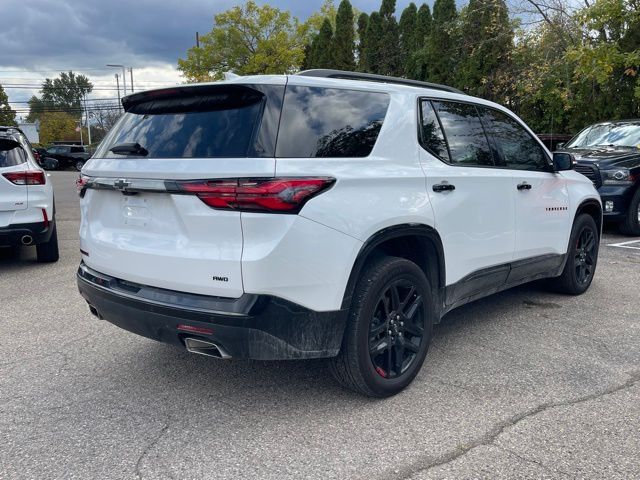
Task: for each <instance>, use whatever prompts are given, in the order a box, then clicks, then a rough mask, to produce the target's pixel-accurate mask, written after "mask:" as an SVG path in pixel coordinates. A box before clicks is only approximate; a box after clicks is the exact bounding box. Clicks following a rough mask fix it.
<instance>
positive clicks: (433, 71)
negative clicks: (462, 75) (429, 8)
mask: <svg viewBox="0 0 640 480" xmlns="http://www.w3.org/2000/svg"><path fill="white" fill-rule="evenodd" d="M457 17H458V13H457V10H456V3H455V0H436V1H435V3H434V4H433V22H432V24H431V33H430V35H429V38H428V40H427V46H426V52H425V54H426V55H425V61H426V65H427V71H428V74H427V75H428V77H427V79H428V80H430V81H432V82H436V83H444V84H448V85H454V84H455V77H454V72H455V71H456V66H457V54H458V48H457V37H458V31H457V23H456V20H457Z"/></svg>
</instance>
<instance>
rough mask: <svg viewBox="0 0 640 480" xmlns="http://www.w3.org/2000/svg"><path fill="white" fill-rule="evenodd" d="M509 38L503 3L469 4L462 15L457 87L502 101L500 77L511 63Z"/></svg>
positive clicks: (475, 0)
mask: <svg viewBox="0 0 640 480" xmlns="http://www.w3.org/2000/svg"><path fill="white" fill-rule="evenodd" d="M513 35H514V33H513V28H512V26H511V23H510V22H509V12H508V10H507V5H506V3H505V2H504V0H470V1H469V5H468V7H467V8H466V9H465V10H464V13H463V15H462V22H461V39H462V43H461V55H460V64H459V68H458V75H457V76H458V82H457V84H458V85H459V86H460V87H461V88H463V89H464V90H465V91H466V92H469V93H470V94H472V95H476V96H480V97H483V98H487V99H490V100H498V101H500V100H503V97H504V96H505V93H506V92H504V88H505V86H504V85H503V84H502V80H503V78H501V76H500V73H501V72H505V71H506V70H507V69H508V65H509V63H510V62H511V56H512V53H513V48H514V45H513Z"/></svg>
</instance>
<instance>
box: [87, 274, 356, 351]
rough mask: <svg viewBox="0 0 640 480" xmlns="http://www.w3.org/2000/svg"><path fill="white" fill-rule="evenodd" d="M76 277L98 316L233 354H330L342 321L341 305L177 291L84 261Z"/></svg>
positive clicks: (144, 332)
mask: <svg viewBox="0 0 640 480" xmlns="http://www.w3.org/2000/svg"><path fill="white" fill-rule="evenodd" d="M77 281H78V289H79V290H80V293H81V294H82V296H83V297H84V298H85V300H86V301H87V303H88V304H89V307H90V309H91V312H92V313H93V314H94V315H96V316H98V318H101V319H104V320H107V321H109V322H111V323H113V324H114V325H117V326H118V327H120V328H123V329H125V330H128V331H130V332H133V333H136V334H138V335H142V336H144V337H147V338H151V339H153V340H157V341H160V342H164V343H169V344H172V345H176V346H179V347H182V348H185V339H186V338H198V339H202V340H205V341H208V342H211V343H215V344H216V345H218V346H219V347H221V350H223V351H224V352H225V353H226V354H228V355H229V356H231V357H237V358H250V359H255V360H284V359H303V358H323V357H332V356H335V355H337V354H338V352H339V350H340V345H341V343H342V336H343V334H344V330H345V325H346V318H347V315H346V313H347V312H346V311H344V310H338V311H332V312H316V311H313V310H309V309H307V308H304V307H301V306H299V305H296V304H294V303H292V302H289V301H286V300H283V299H280V298H277V297H272V296H267V295H252V294H244V295H242V296H241V297H240V298H237V299H228V298H221V297H208V296H204V295H196V294H190V293H184V292H176V291H172V290H165V289H160V288H155V287H149V286H145V285H138V284H132V283H130V282H125V281H122V280H119V279H117V278H114V277H111V276H109V275H104V274H102V273H99V272H96V271H94V270H92V269H90V268H89V267H87V266H86V265H84V264H80V267H79V268H78V274H77ZM179 326H180V329H179ZM203 329H204V330H203ZM185 330H191V331H185ZM193 330H196V331H198V332H199V333H193ZM203 332H205V333H203Z"/></svg>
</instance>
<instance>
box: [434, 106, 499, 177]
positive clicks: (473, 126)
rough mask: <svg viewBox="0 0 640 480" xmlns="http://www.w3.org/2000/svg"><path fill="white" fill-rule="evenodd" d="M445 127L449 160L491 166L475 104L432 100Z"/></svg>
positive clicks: (485, 139) (486, 143) (491, 162)
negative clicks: (449, 153) (449, 154)
mask: <svg viewBox="0 0 640 480" xmlns="http://www.w3.org/2000/svg"><path fill="white" fill-rule="evenodd" d="M433 105H434V107H435V109H436V112H437V113H438V117H439V118H440V122H441V123H442V128H443V130H444V134H445V137H446V139H447V143H448V144H449V151H450V152H451V163H454V164H458V165H471V166H473V165H478V166H491V167H492V166H494V163H493V156H492V154H491V149H490V148H489V142H488V141H487V137H486V135H485V133H484V129H483V128H482V123H481V121H480V117H479V116H478V111H477V110H476V107H475V106H474V105H471V104H469V103H459V102H444V101H437V102H433Z"/></svg>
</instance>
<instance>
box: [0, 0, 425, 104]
mask: <svg viewBox="0 0 640 480" xmlns="http://www.w3.org/2000/svg"><path fill="white" fill-rule="evenodd" d="M380 1H381V0H351V3H352V4H353V5H354V6H355V7H356V8H358V9H359V10H361V11H364V12H371V11H373V10H377V9H378V8H379V6H380ZM409 2H410V0H397V10H398V11H400V10H401V9H403V8H404V7H406V5H408V4H409ZM242 3H243V2H242V1H241V0H181V1H179V2H175V1H168V0H0V11H1V12H2V28H1V29H0V84H2V85H3V86H4V87H5V91H6V92H7V94H8V95H9V100H10V101H11V102H13V103H12V104H11V106H12V108H14V109H16V110H18V111H19V112H20V113H22V111H24V110H25V109H26V108H27V105H26V101H27V100H28V99H29V97H30V96H31V95H33V94H34V93H37V90H38V85H40V84H41V83H42V81H43V80H44V79H45V78H46V77H55V76H57V75H58V73H59V72H60V71H61V70H69V69H72V70H74V71H75V72H79V73H83V74H85V75H87V76H88V77H89V78H90V80H91V81H92V82H93V83H94V85H95V89H94V92H93V93H92V95H91V96H92V97H93V98H100V99H103V100H102V101H108V100H107V99H109V98H115V97H116V91H115V78H114V74H115V73H117V72H119V70H118V69H116V68H107V67H105V65H106V64H109V63H112V64H124V65H126V66H131V67H133V69H134V72H133V73H134V86H135V87H136V89H143V88H152V87H159V86H165V85H171V84H174V83H176V82H179V81H181V78H180V75H179V72H178V71H177V70H176V61H177V59H178V58H179V57H181V56H184V54H185V52H186V50H187V49H188V48H189V47H191V46H192V45H193V44H194V43H195V32H196V31H199V32H200V33H205V32H208V31H209V30H210V29H211V27H212V22H213V15H214V14H215V13H219V12H221V11H224V10H226V9H228V8H230V7H233V6H235V5H239V4H242ZM257 3H261V4H262V3H266V2H265V1H264V0H263V1H258V2H257ZM268 3H269V4H270V5H273V6H276V7H278V8H281V9H284V10H289V11H291V12H292V13H293V14H294V15H295V16H297V17H298V18H300V19H305V18H306V17H307V16H309V15H310V14H311V13H313V12H314V11H316V10H318V9H319V7H320V5H321V4H322V0H270V1H269V2H268ZM335 3H336V4H337V3H339V0H336V2H335ZM418 3H420V2H418ZM427 3H429V4H430V5H431V6H432V4H433V1H432V0H428V2H427ZM127 82H128V83H129V74H128V73H127Z"/></svg>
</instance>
